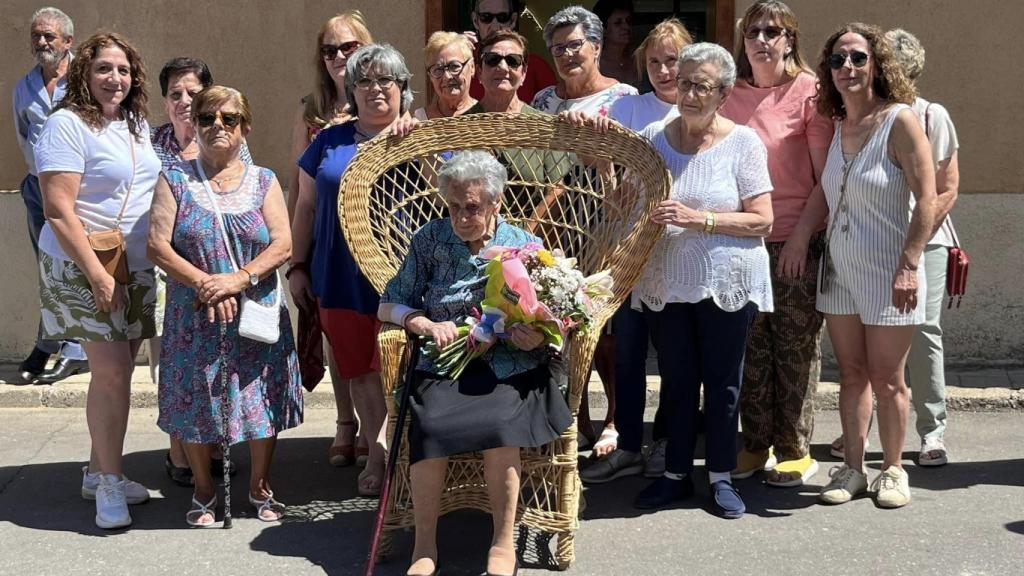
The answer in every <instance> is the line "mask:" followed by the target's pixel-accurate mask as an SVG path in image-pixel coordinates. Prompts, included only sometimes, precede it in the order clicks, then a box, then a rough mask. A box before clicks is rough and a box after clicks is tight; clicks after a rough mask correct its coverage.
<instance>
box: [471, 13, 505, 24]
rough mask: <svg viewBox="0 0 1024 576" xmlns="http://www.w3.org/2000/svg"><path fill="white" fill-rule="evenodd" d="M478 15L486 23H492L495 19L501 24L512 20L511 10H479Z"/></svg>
mask: <svg viewBox="0 0 1024 576" xmlns="http://www.w3.org/2000/svg"><path fill="white" fill-rule="evenodd" d="M476 17H477V19H479V20H480V22H482V23H484V24H490V23H491V22H494V21H495V20H497V21H498V23H499V24H508V23H509V22H511V21H512V13H511V12H477V13H476Z"/></svg>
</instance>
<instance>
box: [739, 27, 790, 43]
mask: <svg viewBox="0 0 1024 576" xmlns="http://www.w3.org/2000/svg"><path fill="white" fill-rule="evenodd" d="M762 32H763V33H764V39H765V40H775V39H776V38H778V37H779V36H782V35H783V34H786V33H787V32H786V29H785V28H780V27H778V26H765V27H764V28H758V27H757V26H751V27H750V28H747V29H746V30H744V31H743V37H744V38H746V39H747V40H757V38H758V37H759V36H760V35H761V33H762Z"/></svg>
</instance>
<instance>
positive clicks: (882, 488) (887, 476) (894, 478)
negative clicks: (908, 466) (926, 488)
mask: <svg viewBox="0 0 1024 576" xmlns="http://www.w3.org/2000/svg"><path fill="white" fill-rule="evenodd" d="M871 491H872V492H874V493H875V502H877V503H878V505H879V506H881V507H882V508H899V507H901V506H906V505H907V504H910V477H909V476H908V475H907V471H906V470H904V469H902V468H898V467H896V466H889V467H888V468H886V469H885V470H882V473H881V474H879V475H878V477H877V478H875V481H874V482H872V483H871Z"/></svg>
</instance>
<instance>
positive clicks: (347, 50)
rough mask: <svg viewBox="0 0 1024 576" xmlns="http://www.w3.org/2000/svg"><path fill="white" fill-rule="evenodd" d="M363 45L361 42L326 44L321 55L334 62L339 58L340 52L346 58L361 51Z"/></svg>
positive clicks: (321, 50) (322, 47)
mask: <svg viewBox="0 0 1024 576" xmlns="http://www.w3.org/2000/svg"><path fill="white" fill-rule="evenodd" d="M362 45H363V43H362V42H360V41H359V40H351V41H349V42H342V43H341V44H337V45H335V44H324V45H323V46H321V47H320V55H321V56H323V57H324V58H326V59H328V60H334V59H335V58H337V57H338V52H341V55H342V56H344V57H345V58H348V57H349V56H351V55H352V53H353V52H355V51H356V50H358V49H359V47H360V46H362Z"/></svg>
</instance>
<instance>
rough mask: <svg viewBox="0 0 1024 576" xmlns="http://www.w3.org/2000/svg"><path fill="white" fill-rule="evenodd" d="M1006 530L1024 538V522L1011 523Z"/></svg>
mask: <svg viewBox="0 0 1024 576" xmlns="http://www.w3.org/2000/svg"><path fill="white" fill-rule="evenodd" d="M1006 529H1007V530H1009V531H1010V532H1015V533H1017V534H1020V535H1022V536H1024V520H1021V521H1020V522H1010V523H1009V524H1007V525H1006Z"/></svg>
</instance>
